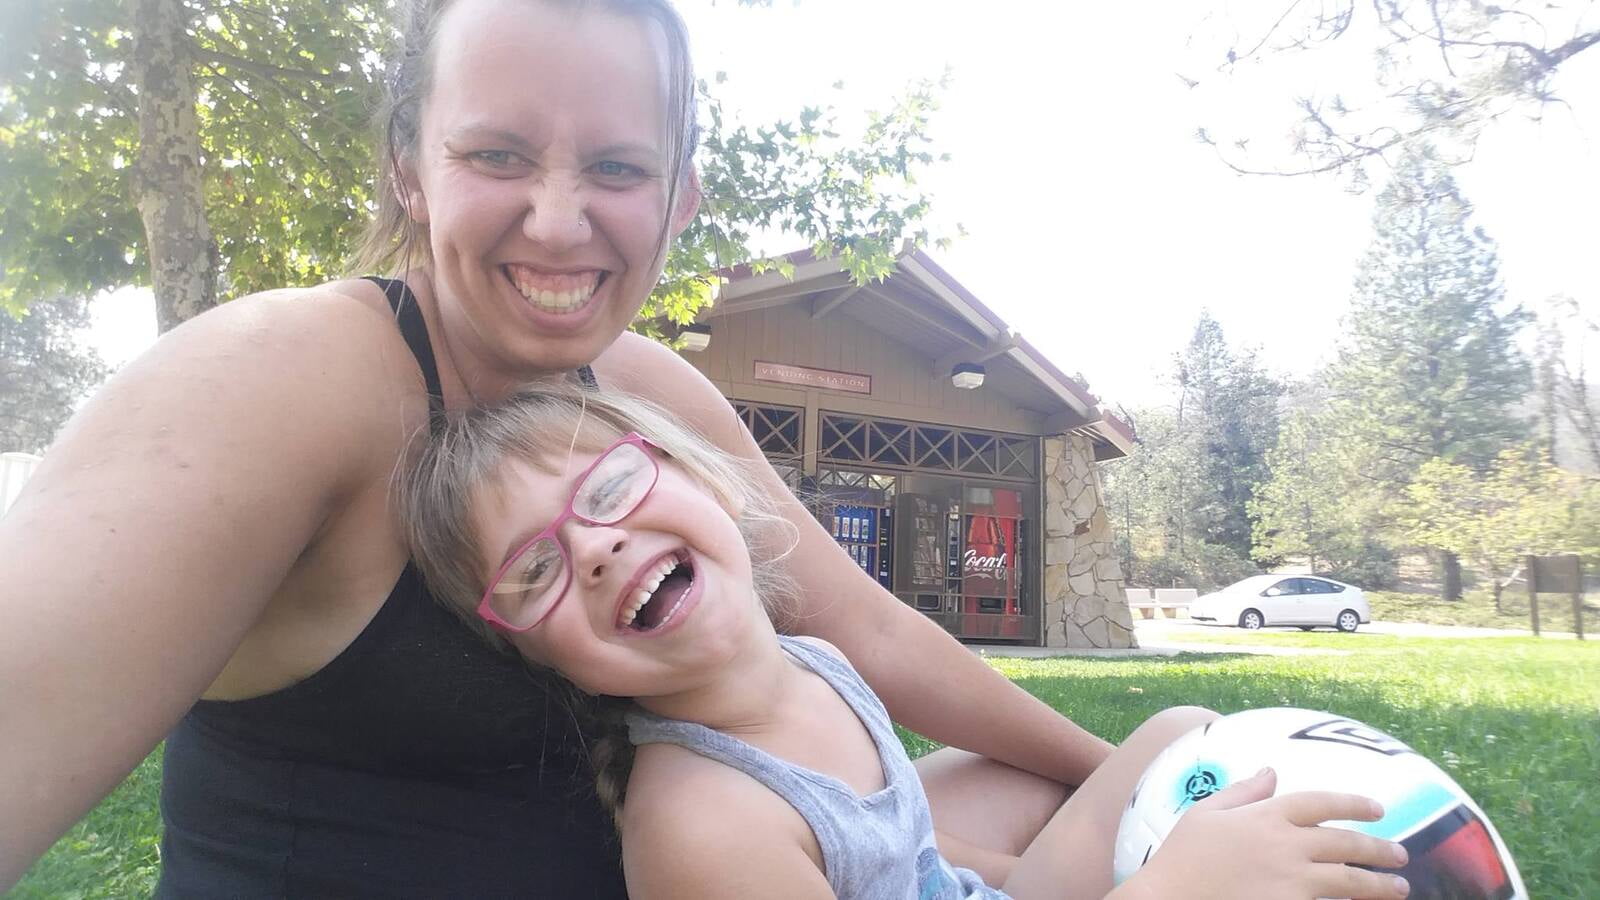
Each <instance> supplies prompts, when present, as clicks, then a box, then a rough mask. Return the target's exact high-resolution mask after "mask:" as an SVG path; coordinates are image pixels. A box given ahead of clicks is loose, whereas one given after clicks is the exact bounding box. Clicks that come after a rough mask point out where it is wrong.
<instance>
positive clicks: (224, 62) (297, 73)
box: [191, 42, 349, 85]
mask: <svg viewBox="0 0 1600 900" xmlns="http://www.w3.org/2000/svg"><path fill="white" fill-rule="evenodd" d="M191 46H192V47H193V49H194V58H195V59H197V60H200V61H201V62H204V63H209V64H211V66H212V67H213V69H212V71H216V69H215V67H216V66H227V67H230V68H235V69H243V70H244V71H246V72H249V73H251V74H253V75H259V76H261V77H263V78H293V79H299V80H301V81H315V82H317V83H318V84H330V85H331V84H343V83H345V82H346V81H347V80H349V75H348V74H347V73H344V72H312V71H310V70H308V69H286V68H284V67H283V66H275V65H272V64H271V63H264V62H257V61H255V60H252V59H245V58H244V57H241V56H234V55H233V54H232V53H223V52H222V51H220V50H212V49H209V48H206V47H201V46H199V45H198V44H193V42H191ZM218 74H219V75H220V74H221V73H220V72H219V73H218Z"/></svg>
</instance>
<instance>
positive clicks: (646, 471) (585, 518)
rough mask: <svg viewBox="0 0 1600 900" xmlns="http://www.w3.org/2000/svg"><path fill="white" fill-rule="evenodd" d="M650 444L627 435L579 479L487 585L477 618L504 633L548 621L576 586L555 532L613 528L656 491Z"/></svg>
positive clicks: (656, 470)
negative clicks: (551, 517) (580, 526)
mask: <svg viewBox="0 0 1600 900" xmlns="http://www.w3.org/2000/svg"><path fill="white" fill-rule="evenodd" d="M658 449H660V448H658V447H657V446H656V445H655V444H653V443H651V441H650V439H649V438H645V437H641V436H640V435H638V434H634V433H631V432H630V433H628V434H625V435H623V436H622V437H621V438H620V439H619V440H618V441H617V442H616V443H615V444H612V445H611V446H610V447H607V448H606V450H605V452H604V453H601V454H600V457H599V458H598V459H596V460H595V461H594V463H593V464H591V465H590V466H589V468H587V469H585V470H584V471H583V474H582V475H580V476H578V486H577V487H575V488H573V490H572V496H571V497H569V498H568V499H567V506H566V508H565V509H564V510H562V512H561V515H559V516H557V517H556V520H555V521H554V522H552V523H550V527H548V528H546V529H545V530H543V531H541V532H539V533H538V534H536V535H534V536H533V537H532V538H531V539H530V540H529V541H528V542H527V543H525V544H523V545H522V546H521V547H518V548H517V549H516V551H515V552H513V553H512V554H511V556H510V557H509V558H508V559H507V560H506V562H505V564H504V565H502V566H501V567H500V570H499V571H498V572H495V573H494V577H493V578H491V579H489V587H488V588H487V589H486V590H485V591H484V592H483V600H481V601H480V602H479V603H478V616H479V617H480V618H482V619H483V620H484V621H486V622H488V623H489V624H491V625H493V626H495V627H496V628H499V629H501V630H504V631H510V632H523V631H528V630H530V629H533V628H536V627H538V625H539V623H541V622H543V621H544V620H545V619H547V618H549V616H550V613H552V612H554V611H555V608H556V606H558V605H559V604H560V603H561V600H562V598H564V597H566V596H567V588H568V587H570V586H571V584H572V557H571V556H570V555H569V554H568V553H567V548H566V546H565V545H564V544H562V542H561V541H560V540H559V539H557V537H556V532H557V531H558V530H559V529H560V528H561V526H562V525H564V524H566V522H567V520H568V519H577V520H579V521H581V522H587V523H588V524H590V525H615V524H617V523H618V522H621V521H622V520H623V519H626V518H627V517H628V516H630V515H632V514H633V511H634V510H636V509H638V508H639V504H641V503H643V502H644V499H645V498H646V497H648V496H650V492H651V491H653V490H655V486H656V481H657V480H658V479H659V478H660V477H661V467H660V465H659V464H658V463H657V462H656V458H655V456H654V454H652V453H651V452H650V451H651V450H658Z"/></svg>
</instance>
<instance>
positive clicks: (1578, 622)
mask: <svg viewBox="0 0 1600 900" xmlns="http://www.w3.org/2000/svg"><path fill="white" fill-rule="evenodd" d="M1572 630H1573V631H1574V632H1577V635H1578V640H1580V641H1581V640H1583V557H1581V556H1573V557H1572Z"/></svg>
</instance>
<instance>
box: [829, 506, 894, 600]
mask: <svg viewBox="0 0 1600 900" xmlns="http://www.w3.org/2000/svg"><path fill="white" fill-rule="evenodd" d="M833 539H834V540H836V541H838V542H839V546H841V547H843V548H844V552H845V553H846V554H848V555H849V556H850V559H851V560H852V561H853V562H855V564H856V565H857V566H860V567H861V570H862V571H863V572H866V573H867V574H868V575H871V576H872V577H873V579H874V580H876V581H877V582H878V583H879V584H881V585H883V586H884V587H885V588H888V587H890V578H891V573H892V572H893V570H894V566H893V558H892V557H893V549H892V548H893V546H894V543H893V541H894V511H893V510H891V509H888V508H885V507H879V506H867V505H864V504H855V503H837V504H835V505H834V507H833Z"/></svg>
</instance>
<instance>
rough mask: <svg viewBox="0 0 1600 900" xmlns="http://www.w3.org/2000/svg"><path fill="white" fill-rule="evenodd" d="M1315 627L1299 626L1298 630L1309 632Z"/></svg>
mask: <svg viewBox="0 0 1600 900" xmlns="http://www.w3.org/2000/svg"><path fill="white" fill-rule="evenodd" d="M1315 627H1317V626H1315V625H1301V626H1300V630H1301V631H1310V630H1311V629H1313V628H1315Z"/></svg>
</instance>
